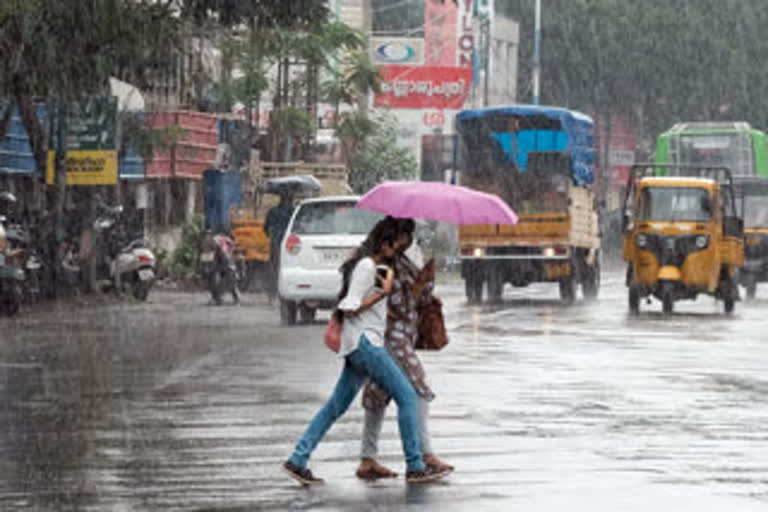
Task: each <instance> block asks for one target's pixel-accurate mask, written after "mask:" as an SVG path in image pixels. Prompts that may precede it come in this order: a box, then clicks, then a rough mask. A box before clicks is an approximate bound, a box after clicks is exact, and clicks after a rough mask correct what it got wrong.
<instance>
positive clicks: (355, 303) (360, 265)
mask: <svg viewBox="0 0 768 512" xmlns="http://www.w3.org/2000/svg"><path fill="white" fill-rule="evenodd" d="M378 291H381V288H379V287H378V286H376V264H375V263H374V261H373V260H372V259H371V258H363V259H361V260H360V261H358V262H357V265H355V268H354V270H352V276H351V277H350V280H349V291H348V292H347V296H346V297H344V299H343V300H342V301H341V302H339V306H338V307H339V309H340V310H342V311H345V312H346V311H357V310H358V309H359V308H360V306H361V305H362V304H363V300H364V299H365V298H366V297H370V296H371V295H373V294H374V293H376V292H378ZM386 325H387V299H386V297H382V299H381V300H379V301H378V302H376V304H374V305H373V306H371V307H369V308H368V309H366V310H365V311H362V312H361V313H359V314H357V315H353V316H345V317H344V322H343V323H342V324H341V348H340V349H339V356H340V357H344V356H346V355H347V354H349V353H350V352H354V351H355V350H357V346H358V344H359V343H360V335H362V334H365V337H366V338H368V341H370V342H371V344H373V345H377V346H379V347H383V346H384V329H385V328H386Z"/></svg>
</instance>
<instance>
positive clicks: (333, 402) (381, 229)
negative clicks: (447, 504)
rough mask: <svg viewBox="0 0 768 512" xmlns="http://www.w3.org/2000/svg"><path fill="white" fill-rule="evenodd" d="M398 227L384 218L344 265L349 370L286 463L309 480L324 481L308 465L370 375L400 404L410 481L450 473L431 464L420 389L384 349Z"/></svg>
mask: <svg viewBox="0 0 768 512" xmlns="http://www.w3.org/2000/svg"><path fill="white" fill-rule="evenodd" d="M397 226H398V224H397V223H393V222H390V221H387V220H386V219H385V220H384V221H381V222H379V223H378V224H377V225H376V226H375V227H374V228H373V230H371V233H370V234H369V235H368V238H367V239H366V241H365V242H364V243H363V246H362V247H361V248H360V249H358V251H357V252H356V254H355V256H353V257H352V258H351V259H350V260H349V261H347V262H346V263H345V264H344V265H343V266H342V268H341V271H342V273H343V275H344V281H343V286H342V291H341V294H340V296H339V297H340V302H339V304H338V310H339V311H340V312H342V313H343V323H342V331H341V349H340V350H339V356H340V357H343V358H344V369H343V370H342V372H341V376H340V377H339V380H338V382H337V383H336V388H335V389H334V391H333V394H332V395H331V397H330V399H328V402H327V403H326V404H325V405H324V406H323V407H322V409H320V411H319V412H318V413H317V415H315V417H314V419H313V420H312V422H311V423H310V424H309V426H308V427H307V430H306V431H305V432H304V435H303V436H302V437H301V439H300V440H299V442H298V444H297V445H296V448H295V450H294V452H293V455H291V457H290V459H288V461H286V462H285V463H284V464H283V469H284V470H285V471H286V473H288V475H289V476H291V477H292V478H294V479H295V480H297V481H299V482H300V483H302V484H304V485H313V484H321V483H323V480H322V479H320V478H317V477H315V476H314V475H313V474H312V472H311V471H310V470H309V469H308V468H307V462H308V460H309V457H310V455H311V454H312V451H313V450H314V449H315V447H316V446H317V443H319V442H320V440H321V439H322V438H323V436H324V435H325V433H326V432H327V431H328V429H329V428H331V426H332V425H333V423H334V422H335V421H336V420H337V419H338V418H339V417H340V416H341V415H342V414H344V413H345V412H346V410H347V408H349V405H350V404H351V403H352V401H353V400H354V398H355V396H356V395H357V393H358V392H359V391H360V388H362V387H363V385H364V384H365V382H366V380H367V379H370V380H371V381H373V382H375V383H376V384H378V385H379V386H381V387H382V388H383V389H385V390H387V391H388V392H389V393H390V394H391V395H392V397H393V398H394V400H395V402H396V403H397V407H398V425H399V427H400V438H401V440H402V444H403V452H404V453H405V461H406V480H407V481H408V482H411V483H413V482H427V481H431V480H437V479H439V478H442V477H443V476H445V475H446V474H447V472H445V471H439V470H436V469H434V468H428V467H426V466H425V464H424V461H423V460H422V453H421V445H420V439H419V414H418V405H417V404H418V401H417V395H416V392H415V391H414V389H413V387H412V386H411V384H410V382H409V381H408V379H407V378H406V377H405V375H404V374H403V372H402V370H401V369H400V368H399V367H398V366H397V364H396V363H395V362H394V361H393V360H392V358H391V357H390V355H389V354H388V353H387V351H386V349H385V348H384V329H385V328H386V321H387V301H386V300H384V299H385V298H386V297H387V296H388V295H389V293H390V292H391V291H392V284H393V280H394V274H393V272H392V269H391V268H388V267H381V265H383V264H385V263H387V262H388V261H390V260H391V259H392V257H393V256H394V254H395V251H397V250H398V249H399V248H398V247H397V240H398V238H399V236H398V235H399V233H398V231H397ZM377 266H380V267H379V268H380V269H381V270H382V274H381V275H380V274H377ZM385 269H386V274H384V273H383V270H385ZM335 314H336V313H335Z"/></svg>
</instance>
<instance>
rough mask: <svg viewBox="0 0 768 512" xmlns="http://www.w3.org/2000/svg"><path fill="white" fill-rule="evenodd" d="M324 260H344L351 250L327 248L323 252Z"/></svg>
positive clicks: (334, 261)
mask: <svg viewBox="0 0 768 512" xmlns="http://www.w3.org/2000/svg"><path fill="white" fill-rule="evenodd" d="M322 255H323V261H326V262H333V263H336V262H339V263H341V262H343V261H344V260H346V259H347V257H348V256H349V250H347V249H325V250H324V251H323V252H322Z"/></svg>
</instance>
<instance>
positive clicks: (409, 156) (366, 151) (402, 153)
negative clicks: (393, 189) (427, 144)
mask: <svg viewBox="0 0 768 512" xmlns="http://www.w3.org/2000/svg"><path fill="white" fill-rule="evenodd" d="M373 122H374V123H375V125H374V127H373V132H372V134H371V135H370V136H369V137H367V138H366V139H365V141H364V143H363V145H362V148H361V149H360V150H359V151H357V152H356V153H354V155H352V157H351V159H350V161H349V185H350V186H351V187H352V190H353V191H354V192H355V193H358V194H362V193H364V192H365V191H367V190H370V189H371V188H372V187H373V186H375V185H378V184H379V183H381V182H383V181H385V180H402V179H414V178H416V176H417V175H418V168H419V166H418V162H417V161H416V158H415V157H414V156H413V153H412V151H411V150H409V149H408V148H404V147H400V146H398V145H397V120H396V119H394V118H393V117H392V116H390V115H387V114H383V115H380V116H379V117H377V118H375V119H374V120H373Z"/></svg>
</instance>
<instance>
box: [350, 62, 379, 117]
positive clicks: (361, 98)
mask: <svg viewBox="0 0 768 512" xmlns="http://www.w3.org/2000/svg"><path fill="white" fill-rule="evenodd" d="M343 79H344V87H345V89H346V91H347V93H348V94H350V95H351V96H352V97H354V98H356V100H357V103H358V110H359V111H360V112H362V113H365V112H367V111H368V94H369V93H371V92H373V93H375V94H377V93H380V92H381V75H380V74H379V70H378V68H377V67H376V65H374V63H373V62H372V61H371V58H370V57H369V56H368V53H367V52H364V51H356V52H353V53H352V54H351V55H350V56H349V58H348V59H347V62H346V65H345V68H344V71H343Z"/></svg>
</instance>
